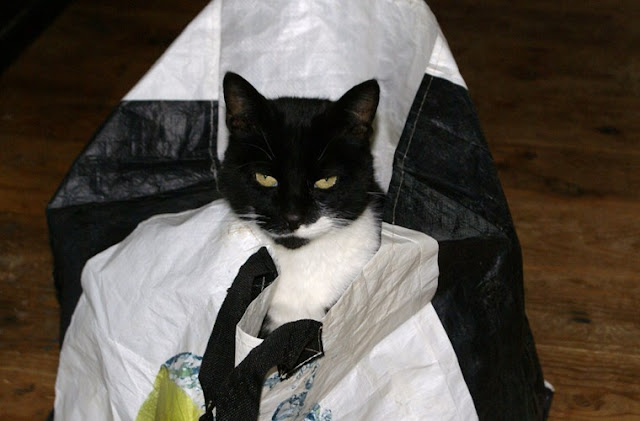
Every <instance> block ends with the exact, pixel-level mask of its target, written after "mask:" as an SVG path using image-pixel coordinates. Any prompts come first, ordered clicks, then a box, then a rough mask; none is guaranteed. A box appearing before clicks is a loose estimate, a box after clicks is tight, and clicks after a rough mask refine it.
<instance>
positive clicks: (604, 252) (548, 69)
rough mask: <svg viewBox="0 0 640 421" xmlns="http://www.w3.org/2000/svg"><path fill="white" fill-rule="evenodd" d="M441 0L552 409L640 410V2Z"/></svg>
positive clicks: (609, 415)
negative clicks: (517, 260)
mask: <svg viewBox="0 0 640 421" xmlns="http://www.w3.org/2000/svg"><path fill="white" fill-rule="evenodd" d="M429 4H430V5H431V7H432V10H433V11H434V12H435V13H436V16H437V17H438V19H439V21H440V24H441V26H442V27H443V31H444V33H445V35H446V36H447V39H448V41H449V45H450V47H451V49H452V51H453V53H454V57H456V60H457V62H458V65H459V67H460V69H461V72H462V74H463V77H465V80H466V82H467V84H468V85H469V90H470V93H471V96H472V99H473V100H474V103H475V105H476V107H477V109H478V114H479V116H480V119H481V122H482V124H483V127H484V130H485V135H486V137H487V141H488V142H489V146H490V148H491V151H492V153H493V155H494V158H495V161H496V165H497V167H498V171H499V175H500V179H501V181H502V183H503V186H504V189H505V193H506V196H507V200H508V201H509V204H510V207H511V211H512V214H513V219H514V222H515V224H516V229H517V232H518V236H519V239H520V242H521V245H522V251H523V260H524V277H525V294H526V295H525V297H526V305H527V314H528V317H529V322H530V324H531V328H532V330H533V334H534V338H535V340H536V344H537V348H538V352H539V357H540V361H541V364H542V368H543V371H544V374H545V378H546V379H547V380H549V381H550V382H551V383H552V384H553V385H554V386H555V389H556V393H555V397H554V402H553V406H552V408H551V414H550V419H551V420H637V419H640V381H639V380H638V379H640V310H639V308H640V258H638V255H639V254H640V119H638V115H639V112H640V56H639V55H638V53H637V45H640V32H639V31H638V29H637V28H638V26H637V22H638V18H639V17H640V5H639V4H638V3H637V2H634V1H610V0H603V1H595V0H591V1H585V2H553V1H548V0H544V1H536V2H516V3H512V2H505V1H487V2H476V1H462V2H456V4H455V6H454V5H453V4H451V3H450V2H444V1H440V0H435V1H430V2H429Z"/></svg>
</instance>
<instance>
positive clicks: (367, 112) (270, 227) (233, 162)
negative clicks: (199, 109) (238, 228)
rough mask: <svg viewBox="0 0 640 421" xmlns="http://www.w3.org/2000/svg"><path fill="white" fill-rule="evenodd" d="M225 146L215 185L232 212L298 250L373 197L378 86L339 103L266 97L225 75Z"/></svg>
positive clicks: (353, 215)
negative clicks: (374, 127)
mask: <svg viewBox="0 0 640 421" xmlns="http://www.w3.org/2000/svg"><path fill="white" fill-rule="evenodd" d="M223 89H224V99H225V103H226V109H227V111H226V113H227V114H226V124H227V128H228V130H229V146H228V148H227V150H226V152H225V157H224V162H223V165H222V169H221V171H220V179H219V182H220V188H221V190H222V193H223V194H224V196H225V197H226V199H227V200H228V202H229V203H230V205H231V207H232V208H233V210H234V211H235V212H236V214H237V215H238V216H239V217H241V218H242V219H245V220H251V221H254V222H255V223H256V224H257V225H258V226H259V227H260V228H261V229H262V230H263V231H264V232H266V233H267V234H268V235H269V236H270V237H271V238H272V239H273V240H274V241H275V242H276V243H278V244H281V245H284V246H286V247H289V248H297V247H300V246H302V245H304V244H306V243H308V242H309V241H312V240H314V239H315V238H318V237H320V236H322V235H325V234H327V233H329V232H332V231H334V230H337V229H341V228H342V227H344V226H347V225H349V224H350V223H351V222H352V221H354V220H356V219H357V218H358V217H359V216H360V215H361V214H362V213H363V211H364V210H365V209H366V208H367V206H369V205H370V204H371V202H372V201H373V200H375V197H374V196H375V195H379V191H380V190H379V187H378V186H377V184H376V182H375V179H374V172H373V158H372V155H371V150H370V137H371V133H372V123H373V119H374V116H375V112H376V108H377V106H378V99H379V94H380V88H379V86H378V83H377V82H376V81H375V80H369V81H367V82H364V83H362V84H360V85H357V86H355V87H353V88H352V89H350V90H349V91H348V92H346V93H345V94H344V95H343V96H342V97H341V98H340V99H339V100H337V101H335V102H334V101H329V100H324V99H310V98H278V99H266V98H265V97H263V96H262V95H261V94H260V93H259V92H258V91H257V90H256V89H255V88H254V87H253V86H252V85H251V84H249V82H247V81H246V80H245V79H243V78H242V77H241V76H239V75H237V74H235V73H227V74H226V75H225V78H224V82H223Z"/></svg>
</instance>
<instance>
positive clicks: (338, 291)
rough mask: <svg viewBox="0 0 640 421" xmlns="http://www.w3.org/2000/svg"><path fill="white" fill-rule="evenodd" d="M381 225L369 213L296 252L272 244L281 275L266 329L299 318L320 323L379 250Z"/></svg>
mask: <svg viewBox="0 0 640 421" xmlns="http://www.w3.org/2000/svg"><path fill="white" fill-rule="evenodd" d="M379 242H380V234H379V221H378V220H377V218H376V217H375V215H374V213H373V211H372V210H371V209H369V208H368V209H366V210H365V211H364V212H363V214H362V215H361V216H360V217H359V218H358V219H357V220H355V221H354V222H352V223H351V224H350V225H348V226H346V227H343V228H340V229H336V230H335V231H332V232H329V233H327V234H324V235H322V236H320V237H318V238H315V239H314V240H312V241H311V242H310V243H309V244H307V245H305V246H302V247H300V248H297V249H287V248H285V247H283V246H280V245H275V244H274V245H273V247H272V253H273V258H274V260H275V262H276V266H277V267H278V272H279V276H278V278H277V279H276V281H275V282H274V284H273V288H274V289H275V290H274V292H273V295H272V301H271V304H270V307H269V311H268V315H269V321H270V324H269V325H268V327H269V328H270V330H272V329H274V328H275V327H277V326H280V325H282V324H284V323H286V322H290V321H294V320H299V319H315V320H320V319H322V318H323V317H324V315H325V313H326V310H327V309H328V308H329V307H330V306H332V305H333V304H335V302H336V301H338V299H339V298H340V296H341V295H342V294H343V293H344V291H345V290H346V289H347V287H348V286H349V285H350V284H351V282H352V281H353V280H354V278H355V277H356V276H357V275H358V273H359V272H360V270H362V268H363V267H364V265H365V264H366V263H367V261H369V259H370V258H371V256H373V254H374V253H375V251H376V250H377V249H378V247H379Z"/></svg>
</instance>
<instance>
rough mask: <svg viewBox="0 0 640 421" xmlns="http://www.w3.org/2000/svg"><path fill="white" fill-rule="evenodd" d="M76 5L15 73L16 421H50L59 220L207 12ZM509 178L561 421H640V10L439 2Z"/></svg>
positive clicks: (9, 396)
mask: <svg viewBox="0 0 640 421" xmlns="http://www.w3.org/2000/svg"><path fill="white" fill-rule="evenodd" d="M148 3H149V2H145V1H141V0H135V1H133V0H127V1H125V0H108V1H101V2H92V1H89V0H77V1H75V2H72V3H71V5H70V6H69V7H68V8H67V9H66V10H65V11H64V12H63V13H62V14H61V15H60V16H59V18H58V19H56V20H55V21H54V23H53V24H52V26H50V27H49V28H48V29H47V30H46V31H44V32H43V34H42V35H41V36H40V37H39V38H38V39H37V40H36V41H35V42H34V43H33V44H32V45H31V47H30V48H28V49H27V50H26V51H25V52H24V53H23V54H22V55H21V56H20V57H19V58H18V60H17V61H15V62H14V64H13V65H12V66H11V67H10V68H9V69H8V70H7V71H6V72H5V73H4V74H3V75H1V76H0V361H1V363H0V419H2V420H37V419H44V418H45V417H46V415H47V413H48V411H49V409H50V408H51V406H52V403H53V397H54V391H53V387H54V382H55V374H56V366H57V359H58V345H57V344H58V331H57V323H58V320H57V318H58V309H57V302H56V298H55V292H54V289H53V282H52V276H51V269H52V265H51V256H50V252H49V244H48V237H47V229H46V224H45V218H44V208H45V206H46V203H47V201H48V200H49V198H50V197H51V196H52V195H53V193H54V191H55V189H56V187H57V185H58V184H59V182H60V181H61V179H62V177H63V176H64V174H65V172H66V170H67V169H68V167H69V165H70V164H71V163H72V161H73V159H74V157H75V156H76V155H77V154H78V153H79V152H80V150H81V149H82V147H83V146H84V144H85V143H86V141H87V140H88V139H89V138H90V137H91V135H92V133H93V132H94V131H95V130H96V129H97V127H98V126H99V125H100V123H101V122H102V121H103V120H104V119H105V118H106V117H107V116H108V114H109V112H110V110H111V109H112V108H113V107H114V106H115V105H116V104H117V103H118V101H119V100H120V98H121V97H122V96H123V95H124V94H125V93H126V92H127V91H128V90H129V88H130V87H131V86H133V84H134V83H135V82H136V81H137V80H138V79H139V78H140V77H141V76H142V75H143V74H144V72H145V71H146V70H147V69H148V67H149V66H150V65H151V64H152V63H153V62H154V60H155V59H156V58H157V57H158V56H159V55H160V54H161V53H162V51H163V50H164V49H165V48H166V47H167V46H168V45H169V44H170V42H171V41H172V40H173V39H174V38H175V37H176V36H177V35H178V34H179V32H180V31H181V29H182V28H183V27H184V25H186V23H187V22H189V21H190V20H191V19H192V18H193V16H195V14H196V13H197V12H198V11H199V10H200V9H201V8H202V7H203V6H204V5H205V2H204V1H193V0H191V1H171V2H170V1H168V0H157V1H154V2H153V7H151V6H147V4H148ZM430 5H431V7H432V9H433V10H434V12H435V13H436V16H438V18H439V20H440V23H441V26H442V28H443V31H444V33H445V35H446V36H447V38H448V40H449V44H450V46H451V49H452V51H453V53H454V56H455V57H456V59H457V61H458V65H459V67H460V69H461V72H462V74H463V76H464V77H465V79H466V82H467V84H468V85H469V89H470V93H471V97H472V98H473V100H474V102H475V104H476V106H477V108H478V112H479V115H480V119H481V121H482V123H483V127H484V129H485V133H486V137H487V139H488V141H489V144H490V146H491V149H492V151H493V154H494V157H495V160H496V164H497V166H498V168H499V172H500V176H501V180H502V183H503V185H504V188H505V191H506V194H507V198H508V200H509V203H510V206H511V210H512V213H513V217H514V220H515V223H516V227H517V230H518V234H519V237H520V240H521V243H522V249H523V254H524V263H525V268H524V269H525V288H526V302H527V312H528V316H529V319H530V323H531V327H532V330H533V333H534V336H535V339H536V341H537V347H538V351H539V356H540V360H541V363H542V367H543V370H544V373H545V377H546V378H547V379H548V380H549V381H550V382H551V383H552V384H553V385H554V386H555V388H556V395H555V399H554V404H553V407H552V411H551V419H552V420H640V310H639V308H640V257H639V254H640V118H639V117H640V54H639V50H640V48H639V47H638V46H640V30H639V28H640V24H638V22H640V3H638V2H637V0H617V1H612V0H583V1H573V2H557V1H551V0H542V1H537V2H507V1H498V0H487V1H483V2H478V1H474V0H465V1H458V2H449V1H444V0H433V1H431V2H430Z"/></svg>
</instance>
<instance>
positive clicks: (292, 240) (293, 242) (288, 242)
mask: <svg viewBox="0 0 640 421" xmlns="http://www.w3.org/2000/svg"><path fill="white" fill-rule="evenodd" d="M272 238H273V241H275V243H276V244H279V245H281V246H284V247H286V248H288V249H297V248H300V247H302V246H304V245H307V244H309V242H310V241H311V240H309V239H308V238H302V237H298V236H296V235H278V236H272Z"/></svg>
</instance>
